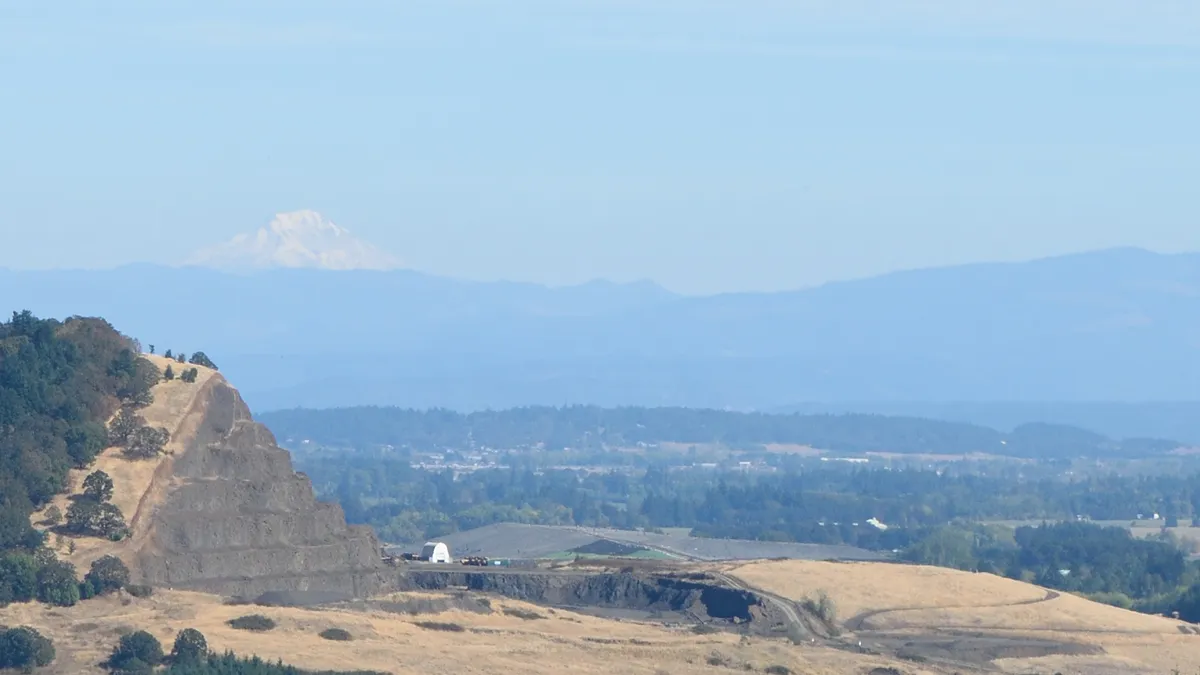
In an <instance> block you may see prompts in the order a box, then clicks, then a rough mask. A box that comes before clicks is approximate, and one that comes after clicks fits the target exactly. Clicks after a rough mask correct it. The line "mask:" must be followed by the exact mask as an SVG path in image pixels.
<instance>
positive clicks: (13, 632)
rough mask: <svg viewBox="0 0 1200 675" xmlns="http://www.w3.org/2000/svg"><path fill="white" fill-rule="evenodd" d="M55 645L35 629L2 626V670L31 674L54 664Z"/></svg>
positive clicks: (0, 658) (0, 646)
mask: <svg viewBox="0 0 1200 675" xmlns="http://www.w3.org/2000/svg"><path fill="white" fill-rule="evenodd" d="M54 657H55V653H54V643H53V642H51V640H50V639H49V638H47V637H44V636H42V634H41V633H39V632H37V631H36V630H34V629H33V628H30V627H28V626H19V627H17V628H5V627H3V626H0V670H4V669H5V668H12V669H14V670H21V671H22V672H26V673H28V672H31V671H32V670H33V669H34V668H41V667H43V666H48V665H50V664H51V663H53V662H54Z"/></svg>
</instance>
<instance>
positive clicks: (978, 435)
mask: <svg viewBox="0 0 1200 675" xmlns="http://www.w3.org/2000/svg"><path fill="white" fill-rule="evenodd" d="M260 419H261V420H262V421H263V422H264V423H265V424H267V426H269V427H271V429H272V430H274V431H275V433H276V434H277V435H278V436H279V437H280V438H285V439H294V440H301V439H304V440H310V441H312V442H315V443H319V444H323V445H329V446H340V447H357V448H370V447H378V446H385V445H390V446H394V447H398V448H411V449H416V450H441V449H447V448H449V449H463V448H468V447H474V446H485V447H490V448H500V449H516V448H534V447H545V448H548V449H562V448H586V447H592V448H604V447H630V446H634V445H637V444H639V443H642V444H653V443H664V442H675V443H694V444H702V443H723V444H728V445H733V446H747V445H756V444H758V445H761V444H768V443H786V444H797V445H808V446H812V447H815V448H820V449H824V450H831V451H835V452H845V453H862V452H872V451H889V452H898V453H934V454H952V455H958V454H964V453H971V452H979V453H990V454H996V455H1008V456H1015V457H1029V458H1043V459H1046V458H1070V457H1142V456H1150V455H1156V454H1162V453H1165V452H1169V451H1171V450H1174V449H1176V448H1177V447H1179V445H1180V444H1179V443H1176V442H1173V441H1170V440H1156V439H1126V440H1113V439H1109V438H1106V437H1104V436H1102V435H1100V434H1095V433H1092V432H1090V431H1086V430H1083V429H1078V428H1076V427H1070V426H1063V425H1054V424H1026V425H1023V426H1020V427H1018V428H1016V429H1014V430H1013V431H1011V432H1001V431H997V430H995V429H989V428H987V427H982V426H978V425H973V424H965V423H958V422H946V421H939V420H929V419H919V418H911V417H888V416H883V415H864V414H844V415H802V414H790V415H772V414H766V413H740V412H729V411H723V410H703V409H691V408H641V407H623V408H599V407H595V406H567V407H562V408H554V407H527V408H514V409H510V410H501V411H491V410H489V411H481V412H472V413H459V412H454V411H451V410H444V409H434V410H411V409H402V408H388V407H373V406H363V407H354V408H335V409H331V410H309V409H295V410H281V411H275V412H269V413H266V414H263V415H261V416H260Z"/></svg>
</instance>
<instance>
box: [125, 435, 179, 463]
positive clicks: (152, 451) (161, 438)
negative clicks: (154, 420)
mask: <svg viewBox="0 0 1200 675" xmlns="http://www.w3.org/2000/svg"><path fill="white" fill-rule="evenodd" d="M170 439H171V434H170V433H168V432H167V430H166V429H163V428H161V427H156V428H151V427H141V428H139V429H138V430H137V431H135V432H133V434H132V435H131V436H130V437H129V442H128V443H127V444H126V445H125V456H126V457H132V458H134V459H149V458H151V457H157V456H158V455H159V454H161V453H162V451H163V449H164V448H165V447H166V445H167V441H169V440H170Z"/></svg>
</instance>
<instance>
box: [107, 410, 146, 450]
mask: <svg viewBox="0 0 1200 675" xmlns="http://www.w3.org/2000/svg"><path fill="white" fill-rule="evenodd" d="M144 426H146V420H145V418H143V417H142V416H141V415H139V414H137V413H136V412H134V411H133V409H131V408H121V410H120V412H118V413H117V416H116V417H114V418H113V420H112V422H110V423H109V425H108V444H109V445H121V446H124V445H128V443H129V437H130V436H132V435H133V432H135V431H137V430H138V429H139V428H140V427H144Z"/></svg>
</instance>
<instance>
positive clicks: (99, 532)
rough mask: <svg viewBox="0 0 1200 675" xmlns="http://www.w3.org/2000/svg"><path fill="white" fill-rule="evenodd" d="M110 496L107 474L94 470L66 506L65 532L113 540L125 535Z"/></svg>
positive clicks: (123, 518)
mask: <svg viewBox="0 0 1200 675" xmlns="http://www.w3.org/2000/svg"><path fill="white" fill-rule="evenodd" d="M143 428H144V427H143ZM112 496H113V482H112V478H111V477H109V475H108V474H107V473H105V472H103V471H93V472H92V473H90V474H88V476H87V477H86V478H84V479H83V494H81V495H79V496H77V497H76V498H75V499H74V500H73V501H72V502H71V505H70V506H68V507H67V530H68V531H70V532H73V533H75V534H78V535H91V536H97V537H106V538H109V539H114V540H116V539H120V538H121V537H122V536H124V533H125V530H126V525H125V516H124V514H122V513H121V509H120V508H119V507H117V505H116V504H113V503H112V502H111V501H110V500H111V499H112Z"/></svg>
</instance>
